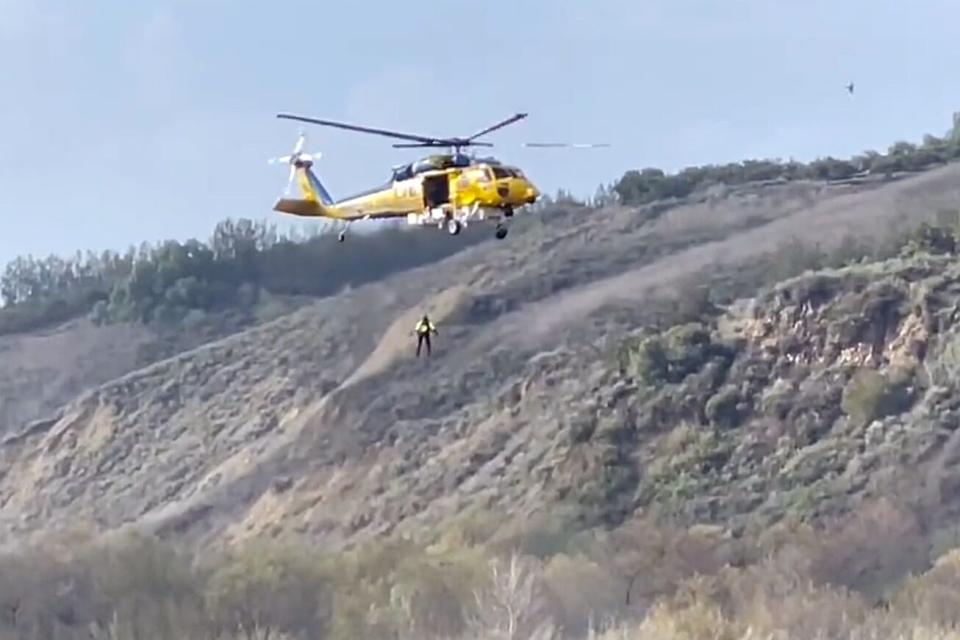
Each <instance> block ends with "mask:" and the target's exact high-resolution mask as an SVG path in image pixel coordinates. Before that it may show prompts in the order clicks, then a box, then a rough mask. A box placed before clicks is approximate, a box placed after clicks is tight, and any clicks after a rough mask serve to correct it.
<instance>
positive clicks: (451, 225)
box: [447, 218, 463, 236]
mask: <svg viewBox="0 0 960 640" xmlns="http://www.w3.org/2000/svg"><path fill="white" fill-rule="evenodd" d="M462 228H463V225H461V224H460V221H459V220H454V219H453V218H449V219H448V220H447V233H449V234H450V235H452V236H455V235H457V234H459V233H460V230H461V229H462Z"/></svg>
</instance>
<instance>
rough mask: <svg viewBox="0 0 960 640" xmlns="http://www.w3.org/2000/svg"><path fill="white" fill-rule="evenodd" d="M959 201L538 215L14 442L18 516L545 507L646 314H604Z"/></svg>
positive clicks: (865, 199) (8, 448)
mask: <svg viewBox="0 0 960 640" xmlns="http://www.w3.org/2000/svg"><path fill="white" fill-rule="evenodd" d="M958 206H960V167H957V166H952V167H946V168H944V169H941V170H938V171H935V172H930V173H928V174H924V175H920V176H916V177H913V178H909V179H906V180H904V181H901V182H896V183H891V184H887V185H883V186H880V187H877V188H864V187H835V188H828V187H823V186H817V185H805V184H793V185H785V186H777V187H765V188H764V189H763V190H760V191H759V192H758V193H750V192H749V191H741V192H735V193H733V194H730V195H728V196H726V197H724V198H721V199H719V200H714V201H711V202H701V203H693V204H687V205H682V206H678V207H676V208H673V209H671V210H669V211H667V212H666V213H665V214H664V215H662V216H661V217H659V218H658V219H657V220H656V221H654V222H649V223H645V222H644V216H642V215H640V214H638V213H637V212H636V211H631V210H627V209H610V210H605V211H580V210H572V211H566V212H562V211H561V212H557V213H555V214H554V215H553V216H552V217H551V219H550V220H549V221H547V220H546V219H528V220H526V221H518V224H517V228H516V229H515V230H514V233H513V234H511V236H510V238H509V239H508V240H507V241H505V242H502V243H489V244H484V245H481V246H478V247H475V248H473V249H470V250H468V251H465V252H464V253H462V254H460V255H457V256H454V257H452V258H449V259H447V260H445V261H443V262H441V263H438V264H434V265H431V266H428V267H424V268H420V269H418V270H415V271H412V272H408V273H406V274H404V275H402V276H398V277H394V278H390V279H387V280H385V281H383V282H380V283H376V284H371V285H368V286H364V287H361V288H358V289H356V290H354V291H351V292H347V293H345V294H343V295H340V296H337V297H336V298H333V299H330V300H323V301H319V302H317V303H316V304H313V305H311V306H310V307H307V308H305V309H302V310H300V311H298V312H295V313H293V314H291V315H289V316H286V317H284V318H281V319H279V320H276V321H274V322H271V323H268V324H266V325H263V326H260V327H257V328H255V329H252V330H249V331H246V332H244V333H242V334H239V335H235V336H231V337H229V338H226V339H223V340H220V341H218V342H215V343H211V344H209V345H206V346H204V347H201V348H199V349H196V350H194V351H191V352H187V353H184V354H181V355H179V356H177V357H175V358H173V359H170V360H167V361H163V362H160V363H157V364H155V365H152V366H150V367H148V368H146V369H143V370H140V371H136V372H133V373H130V374H128V375H126V376H125V377H123V378H120V379H118V380H116V381H114V382H111V383H108V384H106V385H104V386H102V387H100V388H98V389H96V390H93V391H91V392H89V393H87V394H85V395H84V396H82V397H80V398H78V399H77V400H75V401H74V402H72V403H71V404H70V405H69V406H68V407H67V408H66V410H65V412H64V415H63V417H62V418H61V419H60V420H59V421H57V422H56V424H53V425H46V426H45V427H44V428H42V429H41V428H37V429H35V430H33V431H32V432H30V433H28V434H24V435H23V437H21V438H16V439H12V440H10V441H9V442H8V443H7V444H6V445H4V446H3V448H2V451H0V454H2V457H3V465H2V469H3V471H4V475H3V477H2V479H0V524H2V525H3V526H4V527H5V528H6V530H7V531H9V532H20V533H24V532H30V531H36V530H38V529H42V528H49V527H58V526H62V525H64V524H66V523H68V522H69V523H73V524H76V523H78V522H79V523H89V524H93V525H95V526H97V527H98V528H104V529H109V528H115V527H117V526H120V525H121V524H123V523H125V522H134V523H138V524H141V525H144V526H148V527H150V528H153V529H155V530H158V531H161V532H165V533H171V534H172V533H176V534H178V535H181V536H187V537H191V538H196V537H206V536H212V535H215V534H219V533H222V532H227V533H229V534H230V535H231V536H232V537H242V536H244V535H250V534H252V533H257V532H261V531H272V532H275V533H276V532H279V531H283V530H298V531H310V532H313V533H317V534H325V537H326V540H328V541H329V542H331V543H337V542H341V541H346V540H348V539H355V538H358V537H361V536H364V535H372V534H375V533H377V532H380V531H386V530H389V529H392V528H394V527H396V526H397V525H398V524H400V525H405V524H409V525H410V526H420V525H421V524H423V523H429V522H433V521H436V520H437V519H439V518H441V517H443V516H446V515H449V514H451V513H454V512H457V511H459V510H462V509H464V508H468V507H471V506H483V505H499V506H501V507H502V508H504V509H506V510H509V511H511V512H513V513H526V512H529V511H531V510H533V509H536V508H537V507H539V506H543V505H544V504H545V502H546V501H556V500H557V499H558V496H562V495H563V492H564V490H565V489H564V487H565V486H566V485H568V484H570V483H571V482H572V483H576V482H577V481H578V477H577V473H578V472H588V473H589V472H590V471H589V470H591V469H593V468H596V460H595V459H591V456H594V457H596V456H598V455H601V457H602V454H598V453H596V452H592V451H589V450H587V451H571V449H570V447H569V446H567V438H568V436H567V435H566V423H567V422H568V420H569V416H570V415H572V414H574V413H575V412H576V410H577V409H578V407H579V406H581V405H585V404H589V403H592V402H596V396H597V393H595V392H594V389H593V387H594V385H596V384H598V382H599V380H600V377H601V375H602V374H603V371H604V368H605V364H604V362H603V361H602V359H601V357H600V355H599V354H598V351H597V349H596V344H597V341H598V340H599V339H602V338H598V337H597V336H596V335H594V334H593V331H594V329H596V328H600V329H602V331H603V332H606V333H609V332H613V331H617V330H622V329H625V328H627V326H626V325H629V324H630V323H631V322H635V321H636V319H637V318H636V314H635V313H628V314H626V315H624V314H622V313H618V314H607V313H596V312H597V311H604V310H605V309H607V307H608V306H609V305H616V306H620V307H626V308H628V309H630V310H636V309H640V310H641V311H642V308H643V306H645V305H643V304H638V303H644V302H645V301H648V300H649V299H650V296H654V295H657V294H658V292H664V291H667V292H668V291H669V290H670V287H671V286H672V285H674V284H675V283H677V282H681V281H682V280H681V279H682V277H683V276H684V275H687V274H689V273H694V272H695V270H696V268H698V267H707V268H710V267H713V265H716V264H718V263H725V264H735V263H736V262H737V261H740V260H744V259H746V258H749V257H751V256H753V255H755V254H757V253H758V252H761V251H766V250H775V249H776V248H777V246H778V245H779V243H780V242H782V241H783V240H785V239H787V238H789V237H791V236H795V237H797V238H801V239H803V240H806V241H810V242H813V241H817V242H827V243H830V242H837V241H840V240H841V239H842V236H843V235H844V232H851V233H854V234H865V233H870V232H873V231H880V230H882V229H883V228H885V227H886V226H887V225H888V224H889V223H890V222H895V221H897V220H900V219H903V218H914V219H916V218H917V217H918V216H920V215H923V214H929V213H933V212H935V211H936V210H938V209H944V208H950V207H953V208H956V207H958ZM438 241H441V240H440V239H438ZM336 250H343V251H349V250H350V245H349V243H348V244H346V245H343V246H338V247H336ZM430 305H434V306H435V307H436V311H437V315H438V316H439V317H442V318H443V321H442V322H441V323H440V325H439V328H440V330H441V332H442V333H441V338H440V340H439V341H438V344H437V349H436V350H435V353H434V357H433V358H432V359H431V360H430V361H429V362H428V361H426V360H420V361H417V360H415V359H413V358H412V357H411V356H412V349H413V343H412V340H411V339H410V337H409V336H406V335H404V333H405V325H406V324H411V326H412V323H410V320H411V319H413V318H415V317H416V316H417V315H418V314H419V313H420V312H421V311H422V310H423V309H424V308H425V307H429V306H430ZM398 319H399V320H398ZM395 322H400V324H396V325H394V323H395ZM603 392H604V393H606V394H609V393H611V392H612V391H611V390H609V389H606V390H603ZM614 392H615V391H614ZM578 469H579V470H580V471H578ZM567 488H569V487H567Z"/></svg>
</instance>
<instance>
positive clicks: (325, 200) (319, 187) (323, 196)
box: [307, 170, 333, 205]
mask: <svg viewBox="0 0 960 640" xmlns="http://www.w3.org/2000/svg"><path fill="white" fill-rule="evenodd" d="M307 179H308V180H310V186H312V187H313V188H314V190H315V191H316V192H317V193H318V194H319V195H320V203H321V204H324V205H332V204H333V198H331V197H330V194H329V193H328V192H327V188H326V187H324V186H323V183H321V182H320V179H319V178H317V176H316V175H314V173H313V171H309V170H308V171H307Z"/></svg>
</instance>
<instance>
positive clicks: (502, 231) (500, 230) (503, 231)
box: [494, 226, 507, 240]
mask: <svg viewBox="0 0 960 640" xmlns="http://www.w3.org/2000/svg"><path fill="white" fill-rule="evenodd" d="M494 236H496V238H497V240H503V239H504V238H506V237H507V228H506V227H502V226H497V230H496V232H494Z"/></svg>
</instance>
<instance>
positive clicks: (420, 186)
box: [269, 113, 606, 242]
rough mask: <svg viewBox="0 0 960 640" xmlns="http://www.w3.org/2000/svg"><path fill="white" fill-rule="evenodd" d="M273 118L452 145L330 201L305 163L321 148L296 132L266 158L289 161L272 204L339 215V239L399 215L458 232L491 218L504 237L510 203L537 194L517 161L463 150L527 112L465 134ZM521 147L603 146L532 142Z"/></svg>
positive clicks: (415, 143) (414, 144) (518, 204)
mask: <svg viewBox="0 0 960 640" xmlns="http://www.w3.org/2000/svg"><path fill="white" fill-rule="evenodd" d="M277 117H278V118H283V119H288V120H299V121H301V122H307V123H311V124H319V125H323V126H328V127H336V128H339V129H346V130H349V131H359V132H363V133H371V134H376V135H381V136H386V137H390V138H395V139H400V140H405V141H406V142H404V143H398V144H394V145H393V146H394V148H432V147H444V148H447V149H449V150H450V152H448V153H445V154H439V155H431V156H426V157H423V158H421V159H419V160H416V161H414V162H410V163H406V164H402V165H398V166H395V167H393V174H392V176H391V177H390V180H389V181H388V182H386V183H385V184H383V185H381V186H378V187H375V188H373V189H368V190H367V191H364V192H362V193H358V194H356V195H353V196H350V197H348V198H343V199H342V200H336V201H334V199H333V198H332V197H331V196H330V193H329V192H328V191H327V189H326V188H325V187H324V186H323V183H321V182H320V180H319V179H318V178H317V176H316V175H315V174H314V172H313V171H312V170H311V167H312V166H313V162H314V160H315V159H316V158H319V157H320V154H308V153H304V152H303V147H304V143H305V136H304V134H303V133H302V132H301V134H300V138H299V140H298V141H297V144H296V146H295V147H294V149H293V152H292V153H291V154H290V155H288V156H283V157H281V158H273V159H271V160H270V161H269V162H271V163H277V162H281V163H284V164H289V165H290V180H289V181H288V183H287V193H286V194H285V195H284V197H281V198H280V199H279V200H277V202H276V204H274V207H273V209H274V210H275V211H279V212H282V213H288V214H292V215H296V216H307V217H321V218H328V219H332V220H335V221H337V222H340V223H341V224H343V228H342V229H341V231H340V233H339V235H338V240H339V241H340V242H343V241H344V240H345V238H346V232H347V229H348V228H349V226H350V225H351V224H352V223H354V222H356V221H359V220H376V219H398V218H405V219H406V221H407V223H408V224H411V225H420V226H425V225H436V226H437V227H438V228H441V229H443V228H446V230H447V232H448V233H449V234H451V235H457V234H459V233H460V232H461V230H462V229H463V228H464V227H466V226H467V224H468V223H470V222H472V221H475V220H487V219H491V220H495V221H496V232H495V236H496V238H497V239H503V238H505V237H506V236H507V226H506V220H508V219H509V218H511V217H513V215H514V212H515V211H516V210H518V209H521V208H522V207H524V206H526V205H531V204H533V203H534V202H536V200H537V198H539V196H540V192H539V190H538V189H537V187H536V186H535V185H534V184H533V183H532V182H531V181H530V180H529V179H528V178H527V177H526V176H525V175H524V174H523V172H522V171H520V169H518V168H517V167H513V166H508V165H504V164H502V163H500V162H499V161H497V160H495V159H493V158H486V159H482V160H478V159H476V158H475V157H471V156H468V155H466V154H463V153H461V149H463V148H465V147H491V146H493V145H491V144H490V143H487V142H480V141H478V140H477V138H479V137H481V136H483V135H486V134H488V133H491V132H493V131H496V130H497V129H500V128H502V127H505V126H507V125H509V124H512V123H514V122H517V121H518V120H522V119H523V118H525V117H527V114H525V113H518V114H516V115H514V116H511V117H510V118H507V119H506V120H503V121H501V122H498V123H497V124H495V125H492V126H490V127H487V128H486V129H483V130H482V131H479V132H477V133H475V134H473V135H472V136H470V137H468V138H433V137H429V136H421V135H412V134H407V133H400V132H396V131H388V130H385V129H374V128H371V127H361V126H357V125H353V124H346V123H343V122H334V121H331V120H320V119H317V118H308V117H304V116H298V115H292V114H286V113H281V114H278V115H277ZM527 146H533V147H538V146H539V147H553V146H606V145H565V144H563V143H540V144H537V143H530V144H528V145H527ZM294 178H297V181H298V185H299V187H300V191H301V197H299V198H291V197H289V190H290V186H291V185H292V183H293V180H294Z"/></svg>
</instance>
